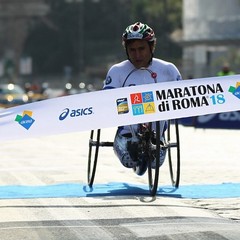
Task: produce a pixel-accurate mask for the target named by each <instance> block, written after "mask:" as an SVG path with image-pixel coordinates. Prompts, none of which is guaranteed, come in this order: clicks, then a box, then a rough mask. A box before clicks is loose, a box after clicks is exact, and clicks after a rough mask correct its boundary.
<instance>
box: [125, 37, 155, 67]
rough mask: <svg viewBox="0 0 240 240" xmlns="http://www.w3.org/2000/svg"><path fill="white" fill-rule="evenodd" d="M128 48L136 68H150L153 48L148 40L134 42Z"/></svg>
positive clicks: (129, 43)
mask: <svg viewBox="0 0 240 240" xmlns="http://www.w3.org/2000/svg"><path fill="white" fill-rule="evenodd" d="M126 47H127V53H128V57H129V60H130V61H131V63H132V64H133V65H134V66H135V67H136V68H141V67H148V65H149V61H150V60H151V58H152V48H151V47H150V46H149V44H148V42H147V41H146V40H141V39H139V40H132V41H130V42H128V44H127V46H126Z"/></svg>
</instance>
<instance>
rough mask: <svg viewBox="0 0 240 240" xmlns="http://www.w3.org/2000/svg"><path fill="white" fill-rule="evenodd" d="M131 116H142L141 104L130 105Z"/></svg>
mask: <svg viewBox="0 0 240 240" xmlns="http://www.w3.org/2000/svg"><path fill="white" fill-rule="evenodd" d="M132 111H133V115H141V114H144V109H143V105H142V104H134V105H132Z"/></svg>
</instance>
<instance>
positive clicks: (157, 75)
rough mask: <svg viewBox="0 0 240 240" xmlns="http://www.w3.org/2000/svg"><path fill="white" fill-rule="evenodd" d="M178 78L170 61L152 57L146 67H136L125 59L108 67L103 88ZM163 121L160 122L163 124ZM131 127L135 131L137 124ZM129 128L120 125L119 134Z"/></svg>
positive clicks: (179, 77) (178, 74) (129, 129)
mask: <svg viewBox="0 0 240 240" xmlns="http://www.w3.org/2000/svg"><path fill="white" fill-rule="evenodd" d="M178 80H181V74H180V72H179V71H178V69H177V68H176V66H175V65H173V64H172V63H170V62H166V61H163V60H160V59H157V58H153V60H152V62H151V64H150V65H149V67H148V68H142V69H136V68H135V67H134V65H133V64H132V63H131V62H130V61H129V60H125V61H123V62H120V63H118V64H115V65H113V66H112V67H111V68H110V69H109V71H108V73H107V77H106V80H105V82H104V87H103V89H112V88H119V87H127V86H135V85H142V84H150V83H155V82H167V81H178ZM164 122H165V121H164ZM164 122H162V123H161V124H162V125H164ZM131 128H132V129H134V131H136V130H137V125H131ZM131 128H129V126H122V127H121V134H125V133H129V132H132V130H131Z"/></svg>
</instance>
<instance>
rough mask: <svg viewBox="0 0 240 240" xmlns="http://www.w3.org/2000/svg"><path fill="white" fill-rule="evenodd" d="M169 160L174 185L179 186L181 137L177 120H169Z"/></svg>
mask: <svg viewBox="0 0 240 240" xmlns="http://www.w3.org/2000/svg"><path fill="white" fill-rule="evenodd" d="M167 142H168V144H169V147H168V162H169V172H170V179H171V182H172V186H173V187H175V188H178V187H179V182H180V138H179V128H178V121H177V120H169V121H168V129H167Z"/></svg>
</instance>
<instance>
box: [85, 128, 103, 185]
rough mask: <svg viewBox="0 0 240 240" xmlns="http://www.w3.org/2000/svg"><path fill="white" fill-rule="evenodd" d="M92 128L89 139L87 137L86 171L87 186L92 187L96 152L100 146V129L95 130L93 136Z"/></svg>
mask: <svg viewBox="0 0 240 240" xmlns="http://www.w3.org/2000/svg"><path fill="white" fill-rule="evenodd" d="M94 133H95V132H94V130H91V133H90V139H89V151H88V171H87V173H88V174H87V178H88V186H89V187H92V185H93V182H94V178H95V174H96V168H97V159H98V152H99V146H100V134H101V129H98V130H97V134H96V136H95V134H94Z"/></svg>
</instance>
